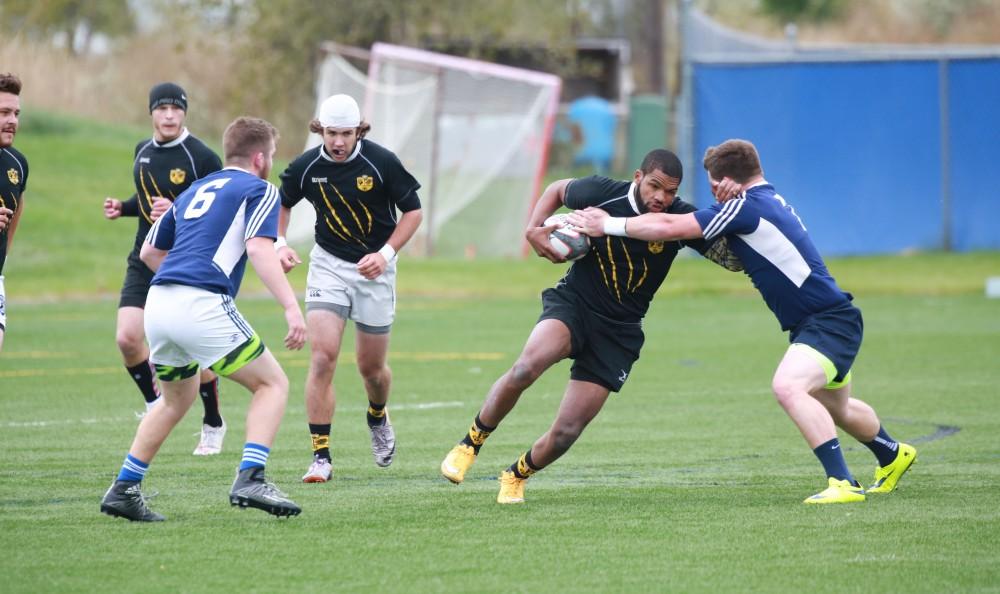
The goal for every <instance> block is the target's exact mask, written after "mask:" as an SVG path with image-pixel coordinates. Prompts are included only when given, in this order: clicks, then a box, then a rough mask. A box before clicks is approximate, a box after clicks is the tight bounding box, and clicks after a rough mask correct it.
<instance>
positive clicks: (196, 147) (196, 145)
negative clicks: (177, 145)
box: [181, 134, 218, 158]
mask: <svg viewBox="0 0 1000 594" xmlns="http://www.w3.org/2000/svg"><path fill="white" fill-rule="evenodd" d="M181 144H183V145H184V146H186V147H187V148H188V150H190V151H191V152H192V153H194V154H196V155H197V156H212V157H216V158H217V157H218V155H217V154H216V153H215V151H213V150H212V149H211V148H209V146H208V145H207V144H205V143H204V142H203V141H202V140H201V139H200V138H198V137H197V136H195V135H194V134H188V136H187V138H185V139H184V140H183V141H181Z"/></svg>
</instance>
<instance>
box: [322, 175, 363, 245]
mask: <svg viewBox="0 0 1000 594" xmlns="http://www.w3.org/2000/svg"><path fill="white" fill-rule="evenodd" d="M330 187H332V188H333V191H334V192H336V193H337V197H339V198H340V201H341V202H343V203H344V206H346V207H347V210H348V211H350V213H351V216H352V217H354V222H355V223H357V225H358V229H359V230H360V231H361V232H362V233H364V234H365V235H366V236H367V235H368V234H369V233H370V232H371V230H372V215H371V213H368V230H367V231H366V230H365V228H364V226H363V225H362V224H361V219H359V218H358V214H357V213H356V212H354V209H353V208H351V205H350V204H348V203H347V199H346V198H344V195H343V194H341V193H340V190H338V189H337V186H334V185H332V184H331V186H330ZM359 204H360V203H359ZM361 207H362V208H364V209H365V211H366V212H367V211H368V209H367V208H365V205H364V204H361Z"/></svg>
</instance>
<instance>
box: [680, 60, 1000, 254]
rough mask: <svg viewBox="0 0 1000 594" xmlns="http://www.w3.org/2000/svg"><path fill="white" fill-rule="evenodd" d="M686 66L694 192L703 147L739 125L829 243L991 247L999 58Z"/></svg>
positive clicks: (846, 250)
mask: <svg viewBox="0 0 1000 594" xmlns="http://www.w3.org/2000/svg"><path fill="white" fill-rule="evenodd" d="M692 79H693V81H694V106H693V109H694V113H693V121H694V134H693V142H694V159H695V166H696V167H695V168H696V171H692V172H687V173H686V175H685V177H686V178H687V180H688V181H687V183H686V184H685V185H686V186H687V189H688V193H689V194H692V193H693V195H694V199H695V201H696V203H697V204H699V205H705V204H708V203H709V201H710V200H711V196H710V195H709V193H708V189H707V187H708V185H707V182H706V180H705V176H704V171H703V170H702V168H701V156H702V155H703V154H704V151H705V149H706V148H708V147H709V146H711V145H714V144H718V143H719V142H722V141H723V140H725V139H727V138H745V139H748V140H751V141H752V142H754V144H756V145H757V148H758V150H759V152H760V154H761V161H762V164H763V167H764V172H765V175H766V177H767V179H768V180H769V181H770V182H772V183H773V184H774V185H775V186H776V188H777V189H778V191H779V193H781V194H782V195H783V196H784V197H785V199H786V200H788V202H789V203H790V204H792V205H793V206H794V207H795V209H796V210H797V212H798V213H799V214H800V215H801V217H802V219H803V221H804V222H805V224H806V226H807V227H808V228H809V231H810V234H811V235H812V237H813V239H814V241H815V242H816V244H817V246H818V247H819V249H820V251H821V252H822V253H824V254H830V255H851V254H869V253H891V252H900V251H905V250H911V249H920V250H931V249H941V248H950V249H957V250H973V249H1000V218H998V217H996V216H995V215H993V214H992V213H991V209H989V205H990V202H992V201H994V200H996V199H995V198H994V197H993V190H992V189H991V188H990V185H995V182H992V181H991V179H990V178H994V177H996V176H995V173H993V172H995V171H996V170H997V167H996V163H997V162H998V161H1000V59H980V60H961V59H950V60H939V59H926V60H885V61H878V60H859V61H830V62H821V61H816V62H774V63H695V64H694V65H693V77H692ZM943 134H944V136H943ZM949 220H950V221H951V223H952V224H951V225H950V226H948V225H949Z"/></svg>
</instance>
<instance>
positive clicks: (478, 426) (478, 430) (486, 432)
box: [461, 414, 496, 456]
mask: <svg viewBox="0 0 1000 594" xmlns="http://www.w3.org/2000/svg"><path fill="white" fill-rule="evenodd" d="M494 429H496V427H490V426H489V425H486V424H485V423H483V422H482V421H481V420H480V419H479V415H478V414H477V415H476V420H474V421H472V426H471V427H469V432H468V433H466V434H465V437H463V438H462V441H461V443H464V444H465V445H467V446H472V450H473V451H474V452H476V455H477V456H478V455H479V448H481V447H483V444H484V443H485V442H486V438H487V437H489V436H490V433H493V430H494Z"/></svg>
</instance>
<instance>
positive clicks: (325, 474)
mask: <svg viewBox="0 0 1000 594" xmlns="http://www.w3.org/2000/svg"><path fill="white" fill-rule="evenodd" d="M331 476H333V464H331V463H330V461H329V460H327V459H326V458H313V462H312V464H310V465H309V470H308V471H306V474H305V475H304V476H303V477H302V482H303V483H325V482H326V481H328V480H330V477H331Z"/></svg>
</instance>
